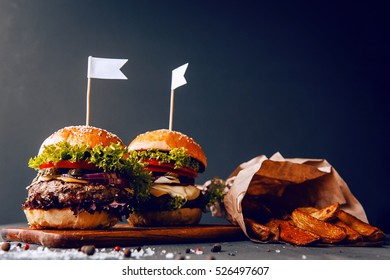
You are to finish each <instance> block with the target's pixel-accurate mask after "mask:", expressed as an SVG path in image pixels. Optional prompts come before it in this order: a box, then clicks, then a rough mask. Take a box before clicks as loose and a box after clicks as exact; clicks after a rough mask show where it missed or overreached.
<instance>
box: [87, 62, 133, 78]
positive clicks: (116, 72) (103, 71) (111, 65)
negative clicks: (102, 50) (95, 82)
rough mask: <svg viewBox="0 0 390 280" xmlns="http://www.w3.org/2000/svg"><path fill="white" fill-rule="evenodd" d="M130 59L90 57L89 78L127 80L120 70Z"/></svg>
mask: <svg viewBox="0 0 390 280" xmlns="http://www.w3.org/2000/svg"><path fill="white" fill-rule="evenodd" d="M127 61H128V59H112V58H100V57H92V56H90V57H88V78H94V79H118V80H127V77H126V76H125V75H124V74H123V73H122V71H121V70H120V69H121V68H122V66H123V65H125V63H126V62H127Z"/></svg>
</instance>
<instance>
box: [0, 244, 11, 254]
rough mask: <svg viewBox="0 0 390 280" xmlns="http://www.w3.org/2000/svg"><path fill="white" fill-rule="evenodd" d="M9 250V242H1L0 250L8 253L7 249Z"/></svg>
mask: <svg viewBox="0 0 390 280" xmlns="http://www.w3.org/2000/svg"><path fill="white" fill-rule="evenodd" d="M10 248H11V244H10V243H9V242H3V243H2V244H1V250H3V251H6V252H7V251H9V249H10Z"/></svg>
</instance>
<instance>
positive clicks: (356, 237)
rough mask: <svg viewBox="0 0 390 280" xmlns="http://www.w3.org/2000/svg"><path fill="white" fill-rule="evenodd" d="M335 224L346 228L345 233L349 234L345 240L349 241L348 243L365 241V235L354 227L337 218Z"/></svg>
mask: <svg viewBox="0 0 390 280" xmlns="http://www.w3.org/2000/svg"><path fill="white" fill-rule="evenodd" d="M333 224H334V225H335V226H338V227H341V228H343V229H345V233H346V234H347V237H346V238H345V241H347V242H348V243H354V242H360V241H363V236H361V235H360V233H358V232H357V231H356V230H354V229H353V228H351V227H349V226H347V225H346V224H345V223H344V222H342V221H340V220H336V221H334V222H333Z"/></svg>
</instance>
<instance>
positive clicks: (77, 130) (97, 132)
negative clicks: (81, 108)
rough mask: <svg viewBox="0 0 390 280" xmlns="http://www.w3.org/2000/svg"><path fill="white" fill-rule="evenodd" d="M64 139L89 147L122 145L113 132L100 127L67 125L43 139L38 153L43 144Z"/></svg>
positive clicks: (73, 143)
mask: <svg viewBox="0 0 390 280" xmlns="http://www.w3.org/2000/svg"><path fill="white" fill-rule="evenodd" d="M62 141H66V142H68V143H69V144H71V145H74V146H77V145H87V146H88V147H89V148H93V147H95V146H97V145H102V146H103V147H106V146H110V144H111V143H115V144H121V145H122V146H123V147H125V145H124V144H123V142H122V140H121V139H120V138H119V137H118V136H116V135H115V134H113V133H111V132H108V131H107V130H104V129H102V128H97V127H93V126H85V125H79V126H67V127H64V128H61V129H60V130H57V131H56V132H54V133H53V134H52V135H50V136H49V137H48V138H46V140H45V141H43V143H42V145H41V147H40V148H39V152H38V154H41V153H42V152H43V150H44V148H45V146H48V145H51V144H56V143H58V142H62Z"/></svg>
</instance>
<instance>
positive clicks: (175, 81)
mask: <svg viewBox="0 0 390 280" xmlns="http://www.w3.org/2000/svg"><path fill="white" fill-rule="evenodd" d="M187 67H188V63H186V64H184V65H182V66H180V67H178V68H176V69H175V70H173V71H172V83H171V108H170V111H169V130H172V125H173V106H174V99H175V89H176V88H178V87H180V86H182V85H185V84H186V83H187V81H186V79H185V78H184V74H185V73H186V70H187Z"/></svg>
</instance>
